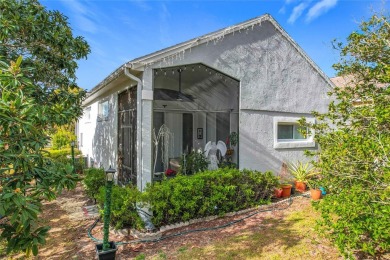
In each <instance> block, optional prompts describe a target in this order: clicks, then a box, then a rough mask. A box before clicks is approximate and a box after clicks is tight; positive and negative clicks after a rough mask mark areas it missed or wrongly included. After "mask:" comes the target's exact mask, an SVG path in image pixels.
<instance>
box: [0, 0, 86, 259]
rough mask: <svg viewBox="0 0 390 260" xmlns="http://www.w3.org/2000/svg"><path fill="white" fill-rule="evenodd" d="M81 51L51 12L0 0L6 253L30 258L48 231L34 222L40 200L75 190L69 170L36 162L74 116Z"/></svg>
mask: <svg viewBox="0 0 390 260" xmlns="http://www.w3.org/2000/svg"><path fill="white" fill-rule="evenodd" d="M88 52H89V46H88V44H87V43H86V42H85V41H84V40H83V39H82V38H81V37H73V35H72V31H71V29H70V27H69V26H68V23H67V19H66V18H65V17H64V16H63V15H62V14H60V13H59V12H57V11H48V10H46V9H45V8H44V7H42V6H41V5H40V4H39V2H37V1H35V0H0V96H1V99H0V215H1V216H2V217H3V218H2V220H1V221H0V232H1V235H0V239H5V240H6V241H7V244H8V248H7V251H8V252H11V251H19V250H25V251H26V253H27V254H29V253H31V252H32V253H34V254H37V253H38V246H39V245H40V244H43V243H44V242H45V236H46V234H47V231H48V229H49V227H43V226H40V225H39V223H38V221H37V219H38V215H39V214H40V212H41V202H42V200H51V199H54V198H55V196H56V194H58V193H59V192H61V190H62V189H63V188H67V189H69V188H73V187H75V184H76V181H77V179H78V178H77V175H75V174H73V171H72V167H71V165H58V164H57V163H55V162H54V161H52V160H51V159H50V158H48V157H44V156H43V155H44V153H45V152H44V150H43V148H44V147H45V146H46V145H47V144H48V143H49V136H48V134H47V133H49V132H51V130H52V129H53V128H54V127H61V126H63V125H66V124H69V123H71V122H74V121H75V120H76V119H77V117H79V116H80V115H81V113H82V109H81V102H82V100H83V98H84V96H85V91H83V90H81V89H80V88H79V87H77V86H76V84H75V70H76V68H77V64H76V60H77V59H80V58H84V57H86V55H87V54H88ZM22 60H23V62H22Z"/></svg>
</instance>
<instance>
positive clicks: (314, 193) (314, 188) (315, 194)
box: [307, 179, 322, 200]
mask: <svg viewBox="0 0 390 260" xmlns="http://www.w3.org/2000/svg"><path fill="white" fill-rule="evenodd" d="M307 185H308V186H309V188H310V196H311V199H312V200H319V199H320V198H321V194H322V191H321V190H320V183H319V180H318V179H311V180H309V181H308V182H307Z"/></svg>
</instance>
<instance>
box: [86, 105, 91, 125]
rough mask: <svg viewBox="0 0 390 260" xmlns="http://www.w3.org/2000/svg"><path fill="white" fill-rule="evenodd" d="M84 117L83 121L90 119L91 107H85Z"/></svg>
mask: <svg viewBox="0 0 390 260" xmlns="http://www.w3.org/2000/svg"><path fill="white" fill-rule="evenodd" d="M84 118H85V122H90V121H91V107H87V108H85V109H84Z"/></svg>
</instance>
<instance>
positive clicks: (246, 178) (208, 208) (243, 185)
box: [143, 169, 278, 227]
mask: <svg viewBox="0 0 390 260" xmlns="http://www.w3.org/2000/svg"><path fill="white" fill-rule="evenodd" d="M277 185H278V179H277V177H275V176H274V175H273V174H272V173H271V172H266V173H264V174H263V173H261V172H258V171H249V170H243V171H240V170H237V169H218V170H215V171H205V172H202V173H198V174H195V175H191V176H180V175H179V176H177V177H176V178H173V179H170V180H165V181H162V182H161V183H154V184H152V185H149V186H148V187H147V188H146V190H145V193H144V194H143V200H144V202H146V203H148V205H150V207H151V209H152V211H153V217H152V222H153V224H154V225H155V226H157V227H159V226H162V225H167V224H172V223H176V222H181V221H188V220H190V219H194V218H200V217H205V216H210V215H216V214H219V215H223V214H225V213H227V212H231V211H237V210H241V209H245V208H249V207H253V206H256V205H261V204H266V203H268V202H269V199H270V197H271V195H272V193H273V190H274V188H275V187H276V186H277Z"/></svg>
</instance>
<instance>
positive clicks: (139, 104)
mask: <svg viewBox="0 0 390 260" xmlns="http://www.w3.org/2000/svg"><path fill="white" fill-rule="evenodd" d="M129 69H131V66H128V65H127V64H126V65H125V69H124V72H125V75H126V76H127V77H129V78H130V79H132V80H135V81H136V82H137V111H139V115H140V118H139V120H138V116H137V121H139V122H141V123H140V124H138V123H137V142H138V145H137V146H138V147H137V162H138V163H137V175H138V173H140V178H141V191H142V189H143V185H142V184H143V183H142V175H141V172H142V169H143V167H142V166H143V165H142V160H141V156H142V88H143V85H142V80H141V79H140V78H137V77H136V76H134V75H133V74H131V73H130V71H129Z"/></svg>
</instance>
